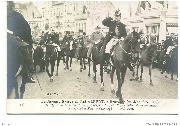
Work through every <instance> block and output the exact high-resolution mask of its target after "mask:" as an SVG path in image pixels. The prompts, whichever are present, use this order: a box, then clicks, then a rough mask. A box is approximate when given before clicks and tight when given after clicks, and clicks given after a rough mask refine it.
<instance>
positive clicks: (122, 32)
mask: <svg viewBox="0 0 180 126" xmlns="http://www.w3.org/2000/svg"><path fill="white" fill-rule="evenodd" d="M102 24H103V25H104V26H107V27H109V32H108V34H107V35H106V37H105V43H107V46H113V45H111V44H108V42H109V41H110V40H111V39H112V38H113V37H114V36H115V35H116V33H115V29H117V30H118V33H119V34H118V36H117V37H118V39H120V40H121V41H122V40H124V38H125V37H126V36H127V32H126V28H125V27H126V25H125V24H123V23H122V22H121V12H120V10H119V9H118V10H116V11H115V19H112V18H111V17H107V18H106V19H104V20H103V21H102ZM107 46H106V47H107ZM107 52H109V50H107Z"/></svg>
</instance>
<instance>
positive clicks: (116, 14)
mask: <svg viewBox="0 0 180 126" xmlns="http://www.w3.org/2000/svg"><path fill="white" fill-rule="evenodd" d="M115 16H117V17H119V16H121V11H120V10H119V9H118V10H116V11H115Z"/></svg>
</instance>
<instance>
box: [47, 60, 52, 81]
mask: <svg viewBox="0 0 180 126" xmlns="http://www.w3.org/2000/svg"><path fill="white" fill-rule="evenodd" d="M48 67H49V61H46V72H47V74H48V76H49V77H50V76H51V74H50V73H49V68H48Z"/></svg>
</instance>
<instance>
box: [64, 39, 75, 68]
mask: <svg viewBox="0 0 180 126" xmlns="http://www.w3.org/2000/svg"><path fill="white" fill-rule="evenodd" d="M74 45H75V43H74V40H73V38H70V39H69V41H68V42H67V46H66V48H65V55H66V69H69V70H70V71H72V67H71V65H72V58H73V57H74V55H75V50H74ZM69 59H70V63H69Z"/></svg>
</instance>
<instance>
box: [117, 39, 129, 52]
mask: <svg viewBox="0 0 180 126" xmlns="http://www.w3.org/2000/svg"><path fill="white" fill-rule="evenodd" d="M119 47H120V48H121V49H122V50H123V51H124V52H125V53H126V54H128V52H126V50H124V48H123V47H122V46H121V44H120V42H119Z"/></svg>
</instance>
